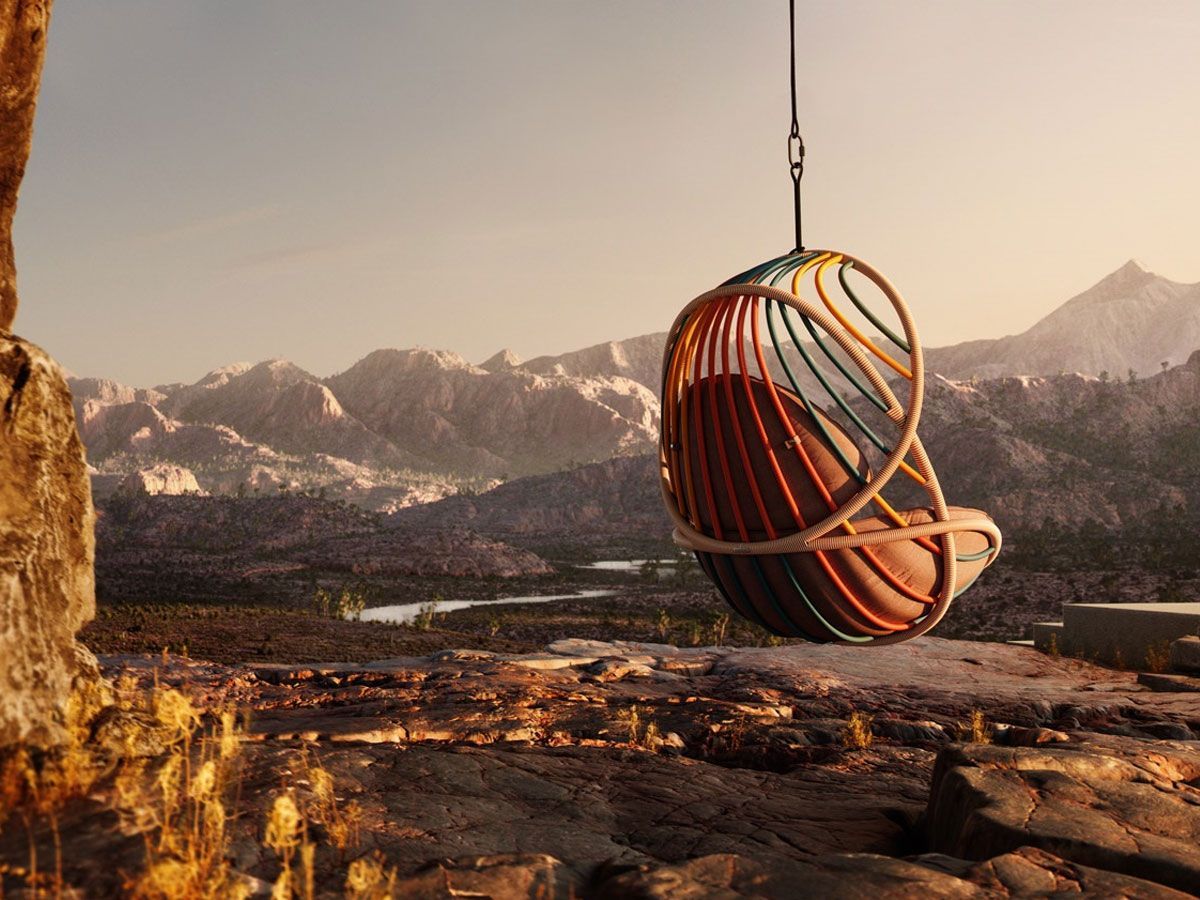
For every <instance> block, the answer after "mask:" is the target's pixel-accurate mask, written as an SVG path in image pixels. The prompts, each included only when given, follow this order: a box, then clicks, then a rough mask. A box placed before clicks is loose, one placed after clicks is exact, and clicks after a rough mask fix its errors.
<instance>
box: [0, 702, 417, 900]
mask: <svg viewBox="0 0 1200 900" xmlns="http://www.w3.org/2000/svg"><path fill="white" fill-rule="evenodd" d="M113 705H115V706H116V707H117V708H118V709H119V710H120V713H121V714H122V715H123V716H125V717H126V722H125V727H123V728H121V729H119V731H118V734H119V740H120V741H121V746H117V747H101V746H99V745H97V744H96V743H95V742H93V741H92V740H91V727H90V726H91V722H92V721H93V720H94V719H95V717H96V715H97V714H98V713H99V712H100V711H101V710H102V709H103V708H104V707H106V706H113ZM205 722H207V725H205ZM67 734H68V741H67V743H66V744H65V745H64V746H63V747H62V748H60V749H59V750H57V751H55V752H53V753H51V754H47V755H45V757H44V758H42V757H41V756H39V757H37V758H35V756H34V755H32V754H31V753H29V752H28V751H25V750H19V751H17V752H16V753H14V754H10V755H9V756H8V757H7V758H6V759H5V760H4V761H3V763H2V764H0V826H2V825H3V824H4V821H5V820H6V819H8V818H11V817H15V818H17V819H19V820H20V821H21V822H23V824H24V826H25V830H26V833H27V835H28V842H29V860H28V863H27V865H25V866H22V867H21V868H19V869H18V868H13V867H9V868H7V869H5V868H3V867H0V878H8V879H10V880H11V879H13V878H16V879H19V880H20V881H22V882H23V883H24V885H25V887H26V888H27V889H28V891H29V894H30V895H31V896H34V897H41V896H54V897H58V896H62V895H64V894H65V893H68V892H70V890H71V887H70V885H68V884H67V883H66V882H65V881H64V878H63V868H62V858H63V854H62V842H61V840H60V836H59V819H60V815H61V812H62V810H63V809H64V808H65V807H66V806H67V804H69V803H71V802H72V801H75V800H78V799H79V798H82V797H84V796H87V795H89V794H92V795H93V796H95V797H100V796H103V797H104V798H106V802H107V803H108V805H109V806H110V808H111V809H112V810H113V811H114V812H115V813H116V814H117V816H118V818H119V819H120V822H121V825H122V830H124V831H126V832H127V833H135V834H140V835H141V836H142V840H143V843H144V847H145V851H144V856H143V863H142V865H141V867H140V869H139V870H138V871H136V872H133V873H130V874H123V876H122V878H123V895H125V896H129V897H132V898H136V900H237V898H245V897H248V896H250V893H251V890H252V884H251V880H250V879H249V878H247V877H246V876H244V875H241V874H240V873H238V872H236V871H234V870H233V868H232V867H231V865H230V863H229V854H230V839H231V833H232V831H233V826H234V825H235V823H236V820H237V815H238V801H239V800H240V795H241V780H242V778H241V776H242V733H241V728H240V727H239V722H238V716H237V713H236V711H235V710H234V709H232V708H226V709H220V710H216V711H215V712H212V713H210V714H209V715H208V716H202V715H201V713H200V711H199V710H198V709H197V708H196V707H195V706H194V705H193V703H192V702H191V701H190V700H189V699H188V697H187V696H186V695H185V694H184V693H182V692H181V691H177V690H173V689H170V688H162V687H158V686H156V687H155V688H154V689H153V690H151V691H139V690H138V689H137V686H136V682H135V681H134V680H133V679H122V680H120V681H118V683H117V685H116V687H115V690H113V689H110V688H109V687H108V686H107V685H106V684H104V683H100V684H98V685H97V684H93V685H87V686H85V687H83V688H80V689H79V690H77V691H76V693H75V695H74V696H72V698H71V701H70V702H69V704H68V706H67ZM146 747H152V748H155V749H156V750H159V751H161V752H158V753H157V755H155V756H153V757H150V758H148V757H146V756H145V755H143V751H144V748H146ZM294 769H295V771H296V772H297V773H298V776H297V777H295V778H293V779H292V781H291V782H290V783H285V784H284V785H283V787H282V788H281V790H280V792H279V793H278V794H277V795H276V796H275V797H274V800H273V801H272V804H271V806H270V807H269V810H268V814H267V817H266V821H265V823H264V828H263V832H262V836H261V838H262V839H261V843H262V846H263V847H265V848H266V849H268V850H271V851H272V852H273V853H274V854H275V856H276V858H277V859H278V863H279V871H278V874H277V876H276V878H275V880H274V884H273V885H272V890H271V897H272V900H290V898H304V900H309V898H312V897H314V896H315V895H316V857H317V849H318V842H319V841H320V842H322V843H324V844H325V845H326V846H328V847H329V848H331V849H332V850H334V851H336V854H337V857H338V859H339V860H340V861H341V863H342V864H344V863H345V861H346V856H347V854H348V853H349V852H350V851H352V850H354V849H355V848H357V847H358V845H359V841H360V829H361V823H362V809H361V807H360V806H359V805H358V804H357V803H354V802H349V803H345V802H342V801H341V800H339V799H338V797H337V795H336V786H335V782H334V777H333V775H332V774H331V773H330V772H329V771H327V770H326V769H325V768H323V767H322V766H321V765H320V763H319V762H318V761H316V760H315V759H313V758H312V757H311V756H310V755H309V754H308V753H307V752H303V751H302V752H301V753H300V754H299V758H298V765H297V766H295V767H294ZM47 832H49V835H50V836H51V838H52V843H53V846H54V848H55V853H54V857H55V858H54V860H53V865H52V866H47V865H45V862H44V860H40V859H39V858H38V844H39V838H41V839H42V840H44V838H45V837H46V835H47ZM396 878H397V875H396V871H395V869H389V868H387V867H386V866H385V865H384V860H383V858H382V857H381V856H379V855H378V854H376V855H375V856H373V857H370V858H362V859H356V860H353V861H352V862H351V863H350V865H349V868H348V870H347V876H346V881H345V892H346V895H347V896H348V897H354V898H364V900H367V898H369V900H383V898H388V897H392V896H394V894H395V886H396ZM0 896H3V888H2V886H0Z"/></svg>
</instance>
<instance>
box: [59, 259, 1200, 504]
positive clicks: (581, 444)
mask: <svg viewBox="0 0 1200 900" xmlns="http://www.w3.org/2000/svg"><path fill="white" fill-rule="evenodd" d="M664 340H665V334H651V335H643V336H641V337H636V338H631V339H629V340H624V341H613V342H608V343H603V344H598V345H595V346H592V347H588V348H585V349H582V350H577V351H573V352H569V353H564V354H561V355H558V356H542V357H537V358H535V359H531V360H526V361H522V360H521V359H520V358H519V357H517V356H516V355H515V354H514V353H512V352H511V351H508V350H502V351H500V352H498V353H496V354H495V355H493V356H492V357H490V358H489V359H487V360H486V361H484V362H482V363H481V364H479V365H473V364H471V363H469V362H468V361H467V360H465V359H463V358H462V357H461V356H459V355H457V354H455V353H451V352H448V351H437V350H427V349H421V348H416V349H408V350H396V349H381V350H377V351H375V352H373V353H371V354H369V355H368V356H366V357H365V358H363V359H362V360H360V361H358V362H357V363H355V364H354V365H353V366H351V367H350V368H349V369H347V370H346V371H344V372H341V373H339V374H336V375H332V376H330V377H325V378H322V377H319V376H316V375H313V374H311V373H309V372H306V371H305V370H303V369H302V368H300V367H299V366H296V365H295V364H293V363H290V362H288V361H286V360H269V361H266V362H262V363H259V364H257V365H250V364H245V363H239V364H235V365H231V366H225V367H222V368H218V369H215V370H213V371H212V372H210V373H208V374H207V375H205V376H204V377H203V378H201V379H200V380H199V381H197V382H195V383H194V384H167V385H158V386H156V387H153V388H134V387H129V386H126V385H122V384H119V383H117V382H114V381H111V380H108V379H103V378H74V379H72V380H71V387H72V391H73V393H74V396H75V403H76V413H77V418H78V422H79V429H80V433H81V435H82V437H83V440H84V443H85V445H86V446H87V448H88V455H89V460H90V462H91V464H92V466H93V467H94V470H95V473H94V477H93V481H94V486H95V488H96V491H97V493H98V495H100V496H104V495H105V494H107V493H110V492H112V491H113V490H116V489H119V488H120V486H121V485H125V486H129V485H131V484H132V485H135V486H140V489H141V490H143V491H145V490H167V491H170V490H172V489H173V488H172V487H171V486H172V485H175V486H176V488H174V489H179V490H188V489H191V488H193V487H199V488H200V489H201V490H203V491H208V492H218V493H230V492H262V491H271V492H274V491H277V490H279V489H281V488H283V489H289V490H295V489H303V490H309V489H311V490H318V489H319V490H322V491H324V492H326V493H327V494H329V495H331V496H333V497H337V498H343V499H347V500H351V501H353V502H355V503H357V504H359V505H362V506H366V507H368V508H371V509H376V510H382V511H392V510H395V509H399V508H402V507H406V506H410V505H413V504H416V503H422V502H427V501H431V500H437V499H439V498H442V497H446V496H448V495H452V494H455V493H458V494H462V495H463V496H464V497H470V496H473V495H474V494H477V493H478V492H480V491H482V490H486V489H488V488H491V487H493V486H495V485H497V484H499V483H501V482H503V481H505V480H507V479H509V478H519V477H522V476H538V475H546V474H548V473H554V472H558V471H563V470H573V469H577V468H578V467H579V466H581V465H583V464H587V463H599V462H603V461H606V460H609V459H612V458H614V457H636V456H639V455H643V454H648V453H651V452H652V451H653V449H654V445H655V440H656V435H657V429H658V421H659V405H658V397H657V388H658V382H659V379H660V367H661V353H662V347H663V343H664ZM1196 348H1200V285H1183V284H1179V283H1176V282H1172V281H1169V280H1168V279H1165V278H1162V277H1161V276H1158V275H1155V274H1153V273H1151V272H1149V271H1147V270H1146V269H1145V268H1144V267H1142V266H1140V265H1139V264H1138V263H1136V262H1129V263H1127V264H1125V265H1124V266H1122V267H1121V268H1120V269H1118V270H1117V271H1115V272H1113V273H1112V274H1111V275H1109V276H1107V277H1106V278H1104V279H1102V280H1101V281H1100V282H1099V283H1097V284H1096V285H1095V286H1093V287H1092V288H1090V289H1088V290H1087V291H1085V292H1083V293H1082V294H1080V295H1078V296H1077V297H1074V298H1072V299H1071V300H1069V301H1067V302H1066V303H1065V304H1063V305H1062V306H1061V307H1059V308H1058V309H1056V310H1054V311H1053V312H1052V313H1050V314H1049V315H1047V316H1046V317H1045V318H1043V319H1042V320H1041V321H1039V322H1038V323H1037V324H1036V325H1034V326H1033V327H1032V328H1030V329H1029V330H1028V331H1026V332H1024V333H1022V334H1019V335H1013V336H1009V337H1003V338H998V339H994V340H982V341H968V342H966V343H963V344H957V345H954V346H951V347H942V348H934V349H930V350H927V369H928V370H929V371H930V372H931V373H939V374H940V375H943V376H945V377H944V378H938V377H935V376H933V375H931V377H930V379H929V388H928V396H927V400H926V412H925V422H926V425H925V427H923V428H922V432H923V433H930V434H932V435H934V436H932V437H931V438H930V439H929V441H928V442H929V443H930V446H931V449H935V450H936V454H935V459H939V460H945V461H940V462H939V466H946V465H950V466H956V465H957V463H955V462H953V460H956V459H957V458H958V457H959V456H962V457H963V464H964V468H965V467H967V464H968V463H971V462H975V461H978V459H979V454H980V453H981V452H983V451H984V449H986V451H987V452H989V453H991V454H993V457H994V458H991V459H990V460H989V463H988V465H987V466H986V467H984V468H985V469H986V471H985V472H982V473H981V474H980V475H979V476H978V477H977V478H972V479H970V480H968V482H967V483H968V484H973V485H979V486H980V490H982V491H984V493H985V494H987V495H989V496H993V495H995V490H993V489H991V488H989V489H987V490H984V488H983V485H984V484H985V482H987V479H988V478H991V479H992V482H994V484H993V488H994V487H997V486H998V484H999V482H1000V481H1005V479H1009V480H1008V481H1005V483H1006V484H1008V485H1009V487H1011V484H1012V483H1013V482H1012V481H1011V477H1012V469H1013V467H1016V468H1017V469H1020V470H1021V471H1022V472H1025V473H1026V474H1025V475H1023V476H1022V478H1021V479H1020V482H1021V483H1022V484H1024V485H1026V487H1024V488H1022V490H1026V491H1029V492H1033V493H1032V494H1031V495H1030V496H1033V494H1036V493H1037V491H1038V488H1037V487H1036V478H1035V477H1034V476H1033V473H1035V472H1037V471H1040V470H1044V471H1048V472H1053V471H1055V470H1057V469H1061V468H1063V467H1067V468H1068V469H1069V468H1071V467H1072V466H1073V465H1074V464H1073V463H1072V460H1082V461H1083V462H1084V463H1086V465H1088V466H1091V467H1093V468H1096V467H1099V468H1098V469H1097V471H1100V470H1105V468H1106V463H1105V462H1104V461H1103V460H1093V459H1091V458H1090V457H1088V455H1087V453H1086V452H1083V451H1081V450H1080V449H1079V448H1077V447H1074V448H1066V447H1062V446H1060V443H1061V442H1058V441H1057V439H1056V438H1055V437H1054V429H1055V428H1059V427H1066V425H1065V424H1064V423H1068V424H1069V422H1070V421H1074V420H1073V419H1071V418H1070V417H1071V416H1078V415H1080V413H1079V412H1078V410H1079V409H1080V408H1081V406H1080V405H1081V404H1082V405H1083V406H1086V404H1088V403H1091V402H1093V400H1094V398H1095V397H1096V396H1107V395H1104V394H1097V393H1096V392H1097V391H1103V390H1104V389H1105V387H1106V382H1111V381H1112V380H1113V376H1115V377H1119V378H1120V379H1121V380H1129V378H1130V374H1131V373H1138V372H1140V373H1143V376H1144V375H1150V374H1152V373H1157V375H1162V376H1164V377H1163V378H1161V379H1159V378H1157V377H1156V378H1154V379H1147V378H1144V377H1143V378H1142V379H1141V382H1144V383H1145V384H1147V385H1148V384H1151V383H1152V384H1163V385H1166V384H1176V383H1177V382H1178V383H1182V382H1180V379H1184V381H1186V377H1185V376H1184V375H1181V374H1178V373H1176V374H1175V375H1171V373H1170V372H1162V371H1160V370H1162V369H1164V368H1166V369H1171V367H1172V366H1178V364H1179V363H1182V362H1184V361H1185V360H1187V359H1188V358H1189V357H1190V354H1191V352H1192V351H1193V350H1195V349H1196ZM1164 363H1165V366H1164V365H1163V364H1164ZM1178 368H1179V369H1180V370H1181V371H1186V372H1192V371H1193V369H1194V366H1192V365H1184V366H1178ZM1172 371H1174V370H1172ZM1059 373H1078V374H1070V375H1062V376H1061V377H1060V374H1059ZM1103 373H1112V375H1111V376H1106V378H1105V380H1101V379H1100V377H1099V376H1100V375H1101V374H1103ZM1013 375H1020V376H1034V377H1033V378H1029V377H1024V378H1020V379H1015V380H1014V379H1012V378H1005V377H1002V376H1013ZM1167 375H1171V378H1166V377H1165V376H1167ZM1134 377H1135V378H1136V377H1137V376H1136V374H1135V375H1134ZM1188 377H1190V376H1188ZM1188 383H1190V382H1188ZM1108 386H1110V387H1111V384H1109V385H1108ZM1147 389H1148V388H1147ZM1164 390H1165V388H1164ZM1172 390H1175V389H1174V388H1172ZM1088 398H1092V399H1088ZM1193 399H1194V398H1190V395H1189V397H1188V398H1181V397H1173V399H1172V403H1175V404H1177V405H1176V406H1173V407H1172V409H1173V410H1177V409H1180V408H1183V409H1196V407H1197V404H1196V403H1195V402H1193ZM1178 404H1182V405H1181V406H1180V405H1178ZM1073 409H1074V410H1075V412H1072V411H1071V410H1073ZM1102 413H1103V411H1102V410H1101V411H1100V412H1099V414H1098V415H1092V417H1091V419H1089V421H1091V420H1096V421H1105V422H1107V424H1108V425H1110V426H1111V427H1113V428H1122V427H1125V425H1124V423H1123V422H1122V421H1121V420H1116V421H1109V420H1108V419H1106V418H1105V417H1104V415H1103V414H1102ZM939 421H940V422H941V423H942V424H943V425H945V426H947V427H945V428H943V427H940V426H938V425H936V424H935V423H937V422H939ZM954 423H958V424H957V426H956V427H949V426H950V425H952V424H954ZM962 423H974V425H976V426H977V427H970V428H968V427H965V426H964V425H963V424H962ZM1031 429H1032V430H1031ZM1109 433H1111V432H1109ZM942 434H946V435H957V436H959V437H958V438H956V439H955V440H949V439H947V440H946V441H943V439H942V438H941V437H940V435H942ZM965 434H972V435H973V436H972V437H971V438H970V439H969V440H968V441H966V442H965V443H963V444H962V446H961V447H960V446H959V445H958V444H957V443H956V442H955V441H956V440H959V439H961V438H962V435H965ZM1084 437H1085V438H1086V439H1087V440H1095V439H1097V438H1098V439H1100V441H1101V444H1102V445H1103V443H1104V441H1103V437H1104V436H1103V434H1100V435H1095V434H1086V435H1084ZM940 444H944V446H940ZM1146 452H1150V451H1149V450H1147V451H1146ZM1064 454H1065V455H1064ZM1076 467H1077V466H1076ZM635 468H636V467H635ZM183 470H186V471H183ZM1147 477H1149V476H1147ZM1173 477H1174V476H1172V478H1173ZM193 479H194V481H193ZM1173 484H1174V481H1173V480H1171V479H1168V480H1167V481H1165V482H1163V483H1162V484H1157V483H1155V484H1149V483H1147V484H1145V485H1142V488H1144V490H1145V491H1146V492H1148V493H1147V494H1146V495H1147V496H1154V497H1160V496H1161V497H1164V498H1165V497H1169V496H1174V494H1173V493H1172V490H1173V488H1171V485H1173ZM150 485H161V486H162V487H160V488H150V487H148V486H150ZM655 490H656V489H655ZM973 490H974V489H973V488H972V491H973ZM1009 493H1010V494H1011V493H1012V492H1011V491H1009ZM652 496H653V497H654V502H657V497H656V496H655V495H652ZM972 496H974V494H972ZM980 496H982V494H981V495H980ZM964 502H966V501H964ZM1012 502H1016V503H1017V505H1018V506H1022V507H1023V506H1027V505H1029V504H1028V503H1027V502H1026V501H1024V500H1022V501H1019V502H1018V501H1012ZM1030 502H1031V501H1030ZM1068 505H1070V504H1068ZM1094 506H1095V508H1096V509H1100V510H1103V511H1104V513H1103V515H1101V518H1106V517H1107V518H1109V519H1111V518H1113V517H1114V516H1119V514H1120V513H1119V511H1118V509H1117V507H1119V506H1120V501H1119V500H1117V499H1114V497H1113V496H1107V495H1106V496H1105V497H1097V498H1095V504H1094ZM1064 514H1065V512H1064Z"/></svg>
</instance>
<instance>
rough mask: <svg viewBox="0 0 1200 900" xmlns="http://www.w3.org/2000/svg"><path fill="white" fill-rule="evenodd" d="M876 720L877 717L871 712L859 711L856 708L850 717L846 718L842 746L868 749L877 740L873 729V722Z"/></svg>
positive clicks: (851, 748)
mask: <svg viewBox="0 0 1200 900" xmlns="http://www.w3.org/2000/svg"><path fill="white" fill-rule="evenodd" d="M874 721H875V717H874V716H872V715H871V714H870V713H865V712H859V711H858V710H855V711H854V712H852V713H850V718H848V719H847V720H846V726H845V727H844V728H843V729H842V746H843V747H846V748H847V749H850V750H866V749H867V748H868V747H870V746H871V744H872V742H873V741H874V740H875V734H874V732H872V731H871V723H872V722H874Z"/></svg>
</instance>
